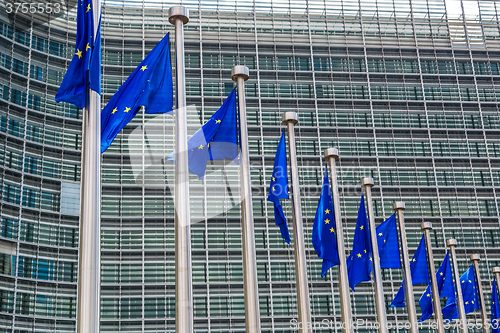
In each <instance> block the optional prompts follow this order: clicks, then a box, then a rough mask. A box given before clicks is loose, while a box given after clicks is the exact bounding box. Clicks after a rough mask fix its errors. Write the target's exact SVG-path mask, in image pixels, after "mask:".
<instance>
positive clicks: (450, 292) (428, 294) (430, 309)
mask: <svg viewBox="0 0 500 333" xmlns="http://www.w3.org/2000/svg"><path fill="white" fill-rule="evenodd" d="M431 264H432V263H431ZM436 279H437V285H438V291H439V296H438V297H450V298H452V299H454V298H455V286H454V285H453V274H452V271H451V263H450V256H449V254H448V252H446V256H445V257H444V259H443V262H442V263H441V266H439V269H438V271H437V272H436ZM432 297H433V295H432V288H431V286H430V285H428V286H427V289H426V290H425V292H424V293H423V294H422V296H421V297H420V300H419V303H420V308H421V309H422V317H420V319H419V320H418V321H419V322H422V321H424V320H427V319H429V318H430V317H431V316H432V314H433V313H434V306H433V304H432V299H433V298H432Z"/></svg>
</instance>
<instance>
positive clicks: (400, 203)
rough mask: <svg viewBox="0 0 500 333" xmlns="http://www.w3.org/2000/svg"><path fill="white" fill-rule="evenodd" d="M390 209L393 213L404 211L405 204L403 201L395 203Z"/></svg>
mask: <svg viewBox="0 0 500 333" xmlns="http://www.w3.org/2000/svg"><path fill="white" fill-rule="evenodd" d="M392 207H393V209H394V210H395V211H397V210H399V209H401V210H405V209H406V208H405V203H404V202H403V201H396V202H395V203H393V204H392Z"/></svg>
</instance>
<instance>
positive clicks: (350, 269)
mask: <svg viewBox="0 0 500 333" xmlns="http://www.w3.org/2000/svg"><path fill="white" fill-rule="evenodd" d="M371 271H372V250H371V241H370V231H369V230H368V218H367V216H366V210H365V200H364V198H363V195H361V202H360V203H359V211H358V219H357V221H356V230H355V231H354V241H353V245H352V252H351V254H350V255H349V258H347V275H348V276H349V286H350V287H351V289H352V291H354V287H355V286H356V285H357V284H358V283H360V282H364V281H370V273H371Z"/></svg>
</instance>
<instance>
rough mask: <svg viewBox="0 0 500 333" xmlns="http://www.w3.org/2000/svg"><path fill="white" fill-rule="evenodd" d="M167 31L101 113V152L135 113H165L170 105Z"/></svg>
mask: <svg viewBox="0 0 500 333" xmlns="http://www.w3.org/2000/svg"><path fill="white" fill-rule="evenodd" d="M173 89H174V88H173V83H172V65H171V63H170V46H169V40H168V34H167V35H166V36H165V37H163V39H162V40H161V41H160V42H159V43H158V44H157V45H156V46H155V47H154V49H153V50H151V52H149V54H148V55H147V56H146V57H145V58H144V60H143V61H142V62H141V63H140V64H139V66H137V68H136V69H135V70H134V71H133V72H132V74H130V76H129V77H128V78H127V80H126V81H125V83H123V84H122V86H121V87H120V88H119V89H118V91H117V92H116V93H115V94H114V95H113V97H111V99H110V101H109V102H108V104H107V105H106V106H105V107H104V109H103V110H102V112H101V153H103V152H104V151H105V150H106V149H108V147H109V146H110V145H111V143H112V142H113V140H114V138H115V137H116V135H117V134H118V133H119V132H120V131H121V130H122V129H123V128H124V127H125V125H127V124H128V123H129V122H130V121H131V120H132V118H134V117H135V115H136V114H137V112H139V110H140V108H141V106H144V107H145V111H146V113H166V112H171V111H172V108H173V100H174V92H173V91H174V90H173Z"/></svg>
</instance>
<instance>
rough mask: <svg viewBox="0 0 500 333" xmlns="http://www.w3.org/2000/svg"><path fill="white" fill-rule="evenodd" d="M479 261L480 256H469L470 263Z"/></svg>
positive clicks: (474, 254)
mask: <svg viewBox="0 0 500 333" xmlns="http://www.w3.org/2000/svg"><path fill="white" fill-rule="evenodd" d="M479 260H481V256H480V255H479V254H478V253H473V254H471V255H470V261H472V262H474V261H479Z"/></svg>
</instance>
